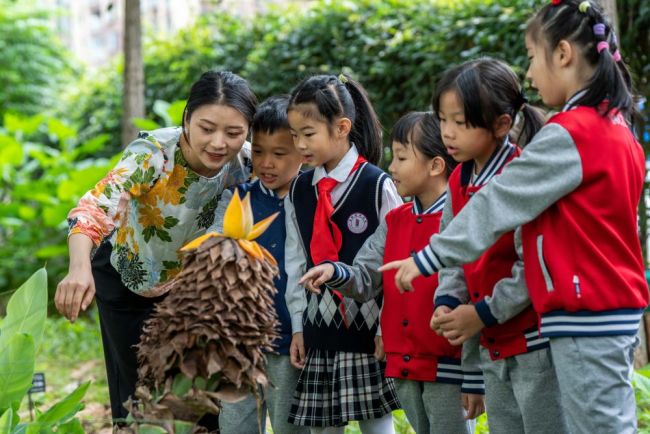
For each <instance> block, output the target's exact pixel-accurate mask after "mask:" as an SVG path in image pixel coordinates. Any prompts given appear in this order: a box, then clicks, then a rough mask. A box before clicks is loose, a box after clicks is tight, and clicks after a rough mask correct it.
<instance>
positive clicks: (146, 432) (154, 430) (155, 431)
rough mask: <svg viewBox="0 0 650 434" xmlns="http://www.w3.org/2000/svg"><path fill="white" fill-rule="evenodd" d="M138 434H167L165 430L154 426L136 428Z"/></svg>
mask: <svg viewBox="0 0 650 434" xmlns="http://www.w3.org/2000/svg"><path fill="white" fill-rule="evenodd" d="M138 433H140V434H167V430H166V429H164V428H161V427H159V426H155V425H140V426H138Z"/></svg>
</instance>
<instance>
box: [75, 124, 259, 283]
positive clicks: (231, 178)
mask: <svg viewBox="0 0 650 434" xmlns="http://www.w3.org/2000/svg"><path fill="white" fill-rule="evenodd" d="M181 131H182V130H181V128H162V129H159V130H154V131H150V132H142V133H140V135H139V137H138V138H137V139H136V140H135V141H133V142H132V143H131V144H129V146H128V147H127V148H126V149H125V150H124V154H123V155H122V158H121V160H120V162H119V163H118V164H117V165H116V166H115V168H114V169H113V170H111V171H110V172H109V173H108V174H107V175H106V177H104V179H102V180H101V181H99V183H97V185H96V186H95V188H93V189H92V190H90V191H89V192H87V193H86V194H85V195H84V196H83V197H82V198H81V199H80V200H79V203H78V205H77V207H76V208H74V209H72V210H71V211H70V213H69V214H68V222H69V226H70V231H69V235H72V234H75V233H82V234H85V235H87V236H88V237H90V239H92V240H93V242H94V243H95V246H98V245H99V244H100V243H102V242H104V241H108V242H110V243H111V244H112V246H113V250H112V253H111V264H112V265H113V267H115V269H116V270H117V271H118V273H120V276H121V277H122V282H123V283H124V285H126V287H128V288H129V289H130V290H131V291H133V292H136V293H140V294H146V292H147V291H148V290H149V289H150V288H152V287H153V286H154V285H156V284H157V283H160V282H164V281H166V280H167V279H169V278H171V277H173V276H174V275H175V274H177V273H178V272H179V271H180V267H181V255H180V253H179V252H178V250H179V249H180V248H181V247H182V246H183V245H184V244H185V243H187V242H188V241H190V240H192V239H194V238H196V237H197V236H199V235H202V234H203V233H205V230H206V228H207V227H208V226H210V225H211V224H212V219H213V217H214V212H215V209H216V207H217V203H218V201H219V197H220V196H221V193H222V192H223V190H224V189H225V188H227V187H230V186H233V185H237V184H239V183H242V182H245V181H247V180H248V179H249V177H250V173H251V164H250V145H249V144H248V143H245V144H244V146H243V147H242V150H241V151H240V152H239V154H238V155H237V156H236V157H235V158H234V159H233V160H231V161H230V162H228V163H226V165H225V166H224V167H223V168H222V169H221V171H220V172H219V173H218V174H217V175H215V176H214V177H212V178H206V177H203V176H201V175H198V174H197V173H195V172H194V171H193V170H192V169H191V168H190V167H189V166H188V164H187V162H186V161H185V159H184V158H183V154H182V152H181V149H180V147H179V138H180V135H181Z"/></svg>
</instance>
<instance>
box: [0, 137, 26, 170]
mask: <svg viewBox="0 0 650 434" xmlns="http://www.w3.org/2000/svg"><path fill="white" fill-rule="evenodd" d="M24 157H25V153H24V151H23V148H22V146H20V143H18V141H16V139H14V138H13V137H10V136H6V135H0V165H3V166H4V165H5V164H7V165H10V166H18V165H20V164H22V162H23V158H24Z"/></svg>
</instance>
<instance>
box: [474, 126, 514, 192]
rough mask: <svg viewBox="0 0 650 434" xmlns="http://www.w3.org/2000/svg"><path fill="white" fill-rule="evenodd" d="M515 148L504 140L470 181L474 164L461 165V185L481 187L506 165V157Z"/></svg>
mask: <svg viewBox="0 0 650 434" xmlns="http://www.w3.org/2000/svg"><path fill="white" fill-rule="evenodd" d="M515 149H516V146H515V145H513V144H512V143H510V141H509V140H508V139H507V138H506V140H505V142H504V143H503V145H501V146H499V147H498V148H497V149H495V151H494V152H493V153H492V155H491V156H490V159H489V160H488V162H487V164H486V165H485V167H483V169H481V172H480V173H479V174H478V176H476V179H474V180H472V173H473V172H474V162H473V161H470V162H468V163H469V164H463V167H462V169H461V180H462V181H463V185H468V184H470V183H471V185H472V186H474V187H482V186H484V185H485V184H487V183H488V182H490V180H491V179H492V178H494V175H496V174H497V173H499V171H500V170H501V168H502V167H503V166H504V165H505V164H506V161H507V160H508V157H509V156H510V155H511V154H512V153H513V152H514V151H515Z"/></svg>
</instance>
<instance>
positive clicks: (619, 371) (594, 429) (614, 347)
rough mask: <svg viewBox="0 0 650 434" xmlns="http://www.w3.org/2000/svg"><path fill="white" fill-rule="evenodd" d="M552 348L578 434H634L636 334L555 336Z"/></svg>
mask: <svg viewBox="0 0 650 434" xmlns="http://www.w3.org/2000/svg"><path fill="white" fill-rule="evenodd" d="M550 341H551V353H552V354H553V363H554V364H555V369H556V372H557V378H558V380H559V383H560V391H561V393H562V405H563V406H564V408H565V411H566V414H567V419H568V422H569V426H570V427H571V431H572V433H573V434H582V433H587V434H601V433H602V434H610V433H611V434H614V433H615V434H632V433H635V432H636V403H635V400H634V390H633V388H632V383H631V377H632V369H633V364H634V350H635V348H636V346H637V344H638V339H637V338H636V337H635V336H602V337H562V338H551V339H550Z"/></svg>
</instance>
